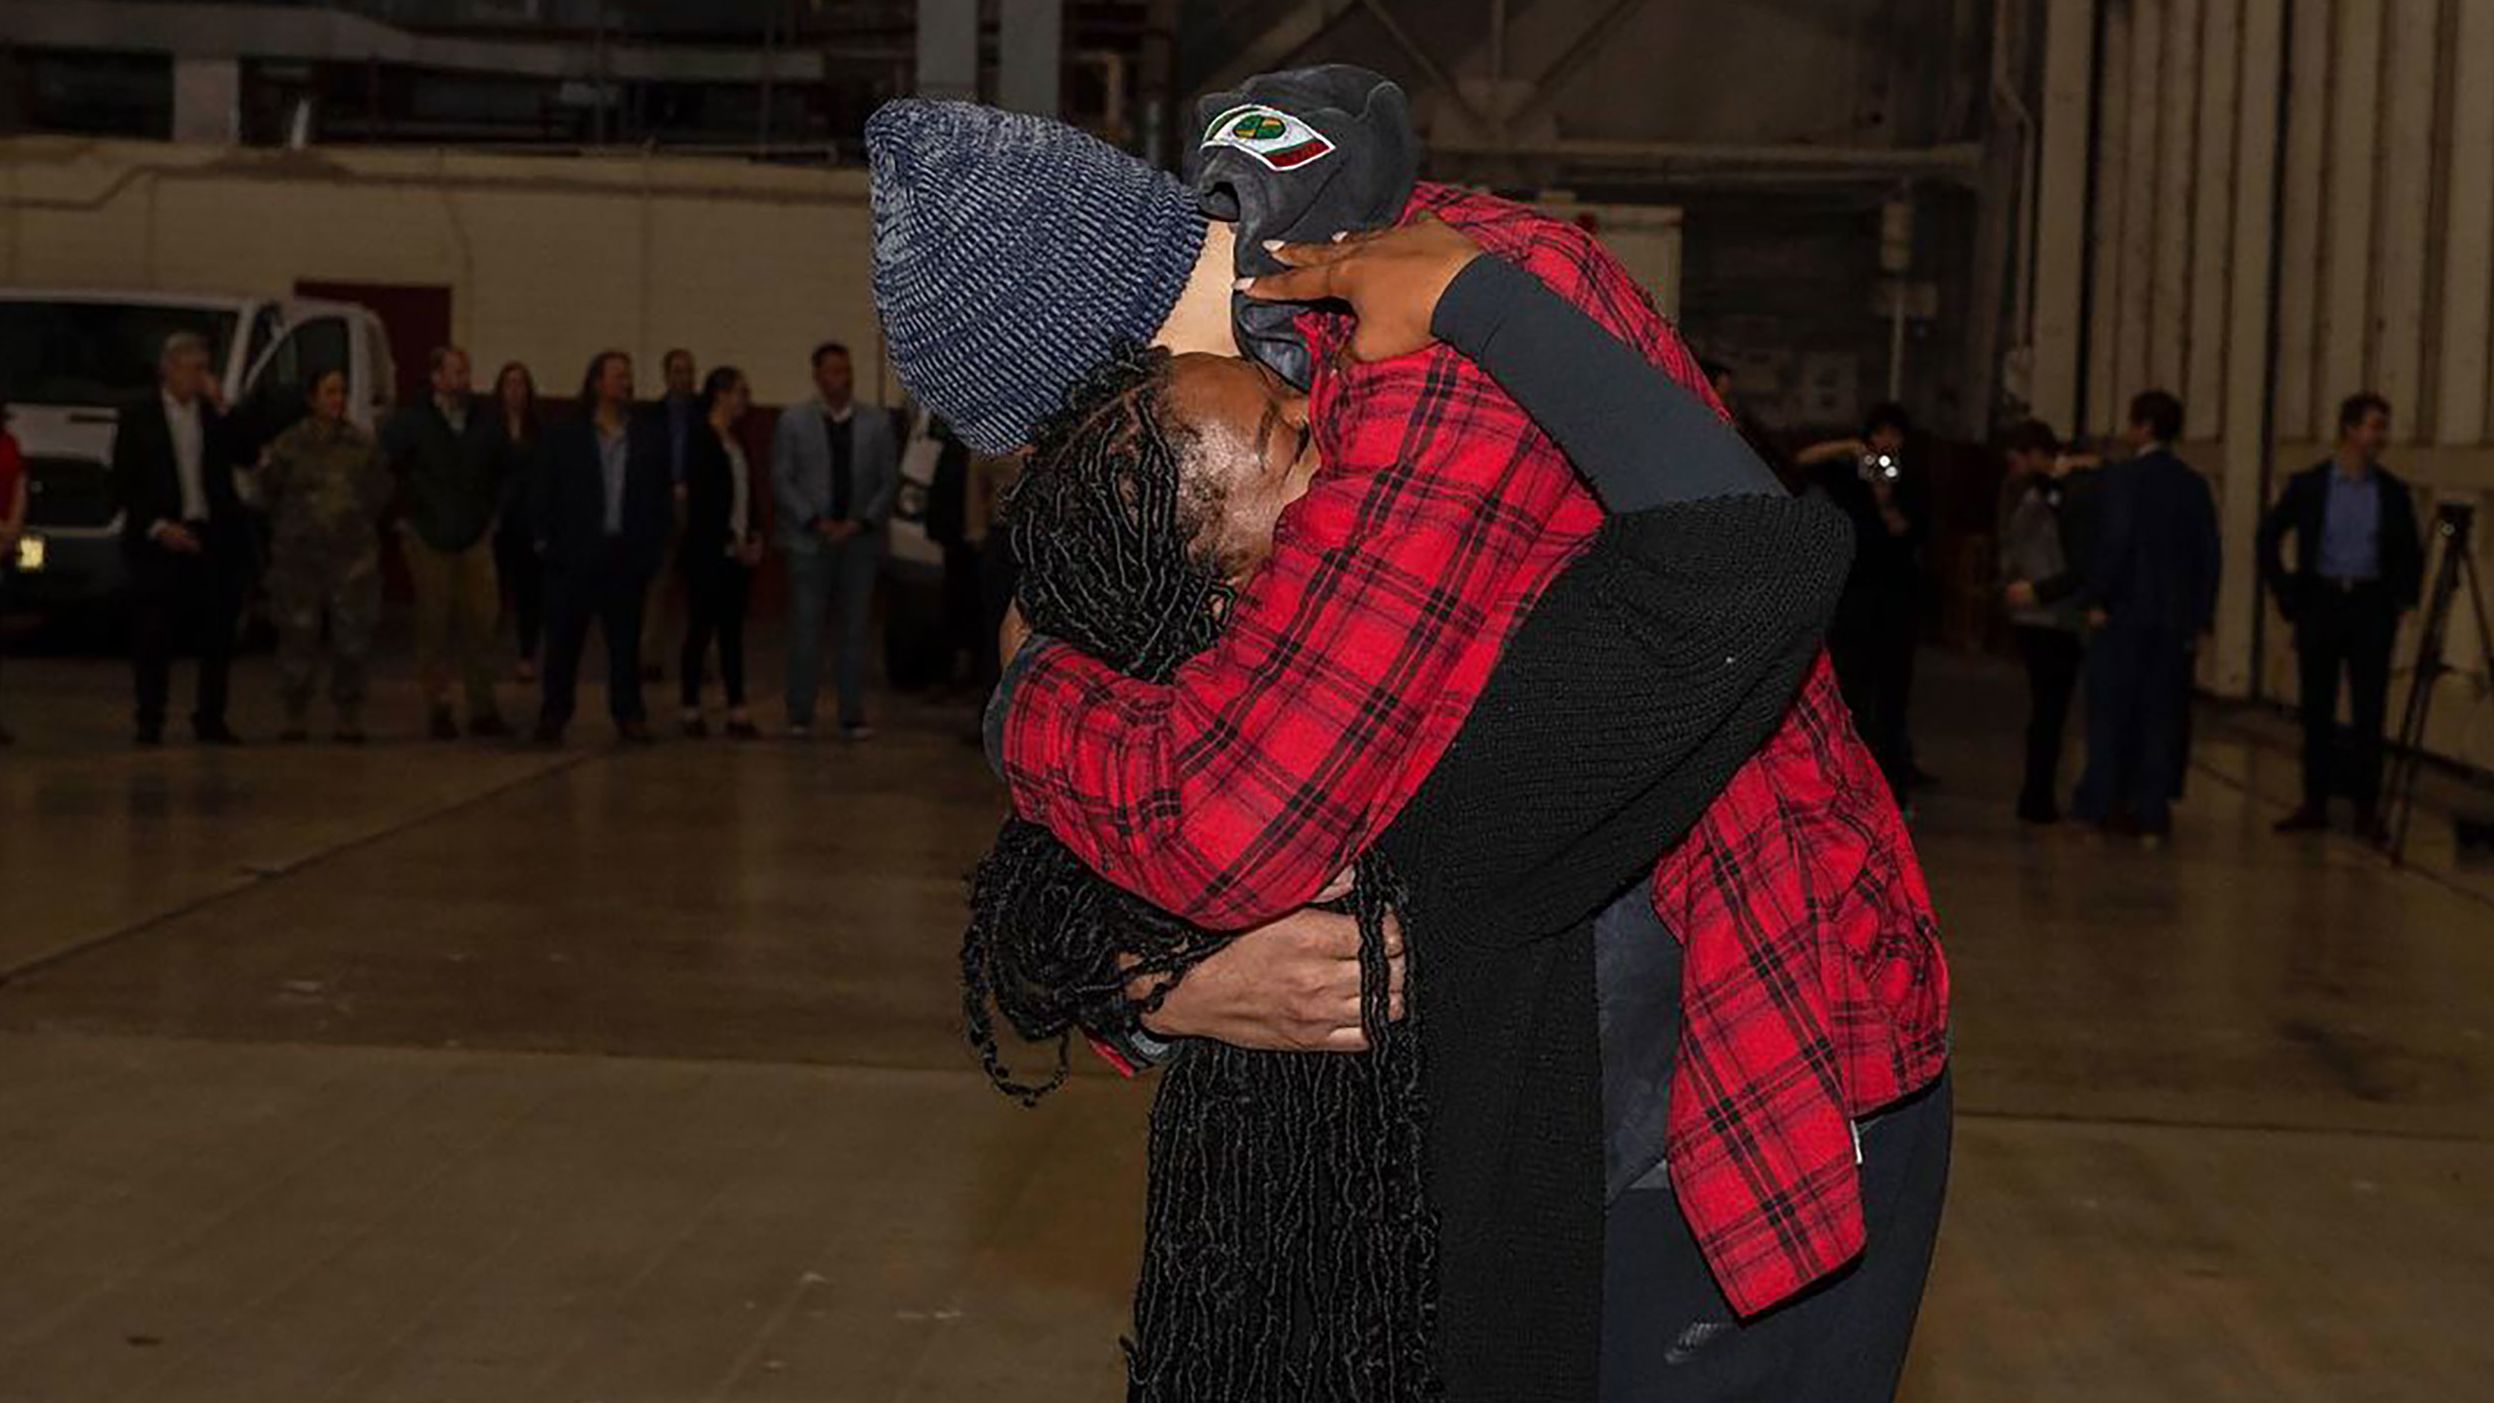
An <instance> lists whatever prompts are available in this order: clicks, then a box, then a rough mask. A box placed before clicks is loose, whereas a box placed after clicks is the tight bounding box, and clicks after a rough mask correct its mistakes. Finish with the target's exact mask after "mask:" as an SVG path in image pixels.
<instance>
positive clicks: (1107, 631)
mask: <svg viewBox="0 0 2494 1403" xmlns="http://www.w3.org/2000/svg"><path fill="white" fill-rule="evenodd" d="M1168 375H1169V358H1168V356H1167V355H1166V354H1165V353H1163V352H1158V351H1149V350H1140V349H1137V350H1130V351H1126V352H1122V353H1120V354H1118V355H1116V356H1114V357H1112V358H1111V359H1110V360H1109V361H1108V362H1107V363H1106V364H1104V365H1103V366H1101V367H1100V369H1099V370H1098V371H1096V372H1095V373H1094V374H1093V376H1092V377H1091V379H1090V380H1088V381H1087V382H1086V383H1085V384H1084V385H1082V386H1081V387H1079V388H1078V389H1076V390H1075V391H1074V392H1073V393H1072V394H1071V395H1070V396H1069V397H1068V400H1067V404H1066V406H1065V408H1064V409H1063V410H1062V411H1061V412H1060V413H1059V414H1058V415H1057V416H1056V417H1055V418H1054V419H1052V420H1051V421H1050V422H1049V423H1048V424H1047V425H1045V426H1043V427H1042V428H1041V430H1040V431H1039V433H1038V434H1037V435H1036V439H1035V441H1036V448H1035V451H1034V453H1033V456H1032V461H1031V466H1030V468H1029V469H1028V470H1027V471H1026V472H1025V473H1024V474H1023V476H1022V479H1021V481H1020V482H1019V483H1018V484H1017V485H1016V486H1015V488H1014V489H1013V493H1012V496H1011V497H1010V498H1009V499H1008V501H1007V504H1006V510H1005V527H1006V532H1007V534H1008V537H1009V540H1010V543H1011V545H1012V548H1013V550H1014V551H1015V553H1016V555H1017V557H1018V558H1019V559H1020V561H1021V562H1022V567H1023V568H1022V576H1021V584H1020V586H1019V598H1020V601H1021V605H1022V609H1023V612H1024V614H1025V615H1026V616H1027V617H1028V618H1029V620H1030V623H1031V626H1032V627H1033V628H1035V629H1037V630H1038V631H1040V632H1042V633H1045V634H1047V635H1049V636H1051V637H1054V638H1058V639H1062V640H1064V641H1066V642H1069V643H1072V644H1075V645H1077V646H1079V647H1081V648H1083V649H1084V650H1086V651H1088V652H1090V653H1092V654H1093V655H1094V656H1096V657H1098V658H1100V659H1101V660H1102V661H1104V662H1106V663H1108V664H1109V665H1110V666H1113V667H1115V668H1117V669H1119V670H1120V671H1123V672H1126V673H1128V674H1130V675H1132V676H1136V677H1143V678H1148V679H1151V680H1155V681H1161V680H1166V679H1167V678H1168V677H1169V676H1170V675H1171V674H1172V673H1173V672H1175V671H1176V670H1177V668H1178V666H1179V664H1181V663H1183V662H1185V661H1186V660H1187V659H1188V658H1191V657H1193V656H1194V655H1195V654H1197V653H1199V652H1202V651H1203V650H1204V649H1205V648H1207V647H1210V646H1211V644H1212V643H1213V641H1214V640H1215V639H1216V638H1217V637H1218V636H1219V633H1220V630H1221V623H1222V619H1223V616H1224V614H1225V613H1226V611H1227V609H1228V606H1229V602H1230V593H1229V590H1228V588H1227V586H1226V585H1225V584H1223V583H1222V581H1221V580H1220V579H1219V578H1218V576H1217V575H1216V574H1215V573H1214V571H1213V570H1212V569H1211V568H1210V567H1209V566H1208V565H1207V564H1206V563H1204V562H1203V561H1201V560H1200V559H1198V558H1196V555H1195V552H1194V549H1193V547H1194V543H1195V541H1196V538H1197V535H1198V533H1199V532H1201V531H1202V529H1203V528H1204V527H1205V525H1206V524H1207V520H1206V516H1207V508H1208V505H1210V504H1207V503H1206V502H1204V501H1203V500H1201V499H1200V498H1195V497H1191V496H1190V495H1189V492H1188V489H1187V486H1186V483H1185V479H1184V477H1183V475H1182V473H1181V471H1180V469H1181V467H1182V465H1183V462H1184V459H1185V457H1186V455H1187V453H1188V452H1190V451H1192V449H1193V447H1194V445H1193V442H1192V440H1191V438H1190V436H1189V435H1187V433H1186V432H1185V431H1184V429H1183V428H1173V427H1172V426H1170V425H1167V424H1165V423H1164V422H1163V414H1162V410H1163V392H1164V390H1165V388H1166V386H1167V382H1168ZM1394 897H1395V889H1394V883H1393V879H1392V875H1391V874H1390V873H1389V872H1388V871H1387V870H1386V868H1385V866H1384V864H1383V863H1382V861H1380V860H1376V859H1374V858H1363V859H1362V860H1361V863H1360V866H1359V880H1358V883H1357V885H1356V886H1355V888H1354V890H1353V892H1352V895H1351V896H1350V898H1349V899H1348V900H1347V902H1346V909H1347V910H1348V911H1349V912H1350V913H1351V914H1352V915H1353V916H1354V917H1355V918H1356V919H1357V920H1358V923H1359V929H1360V965H1361V975H1362V978H1361V1022H1362V1023H1363V1025H1364V1026H1365V1028H1366V1031H1367V1034H1368V1038H1369V1042H1370V1046H1371V1049H1372V1050H1371V1051H1370V1052H1368V1053H1365V1054H1362V1055H1358V1056H1344V1055H1340V1054H1319V1053H1262V1052H1250V1051H1246V1050H1243V1049H1240V1048H1234V1047H1230V1046H1228V1045H1226V1044H1221V1043H1213V1042H1203V1043H1192V1044H1188V1045H1186V1046H1184V1047H1182V1048H1181V1049H1180V1050H1179V1051H1178V1052H1177V1053H1176V1054H1175V1055H1174V1056H1173V1058H1172V1059H1171V1060H1170V1062H1169V1064H1168V1067H1167V1069H1166V1071H1165V1073H1164V1075H1163V1079H1162V1081H1161V1086H1160V1092H1159V1096H1158V1099H1157V1100H1156V1101H1155V1102H1154V1104H1153V1108H1152V1118H1151V1171H1150V1202H1149V1205H1148V1208H1147V1213H1146V1219H1145V1238H1144V1260H1143V1267H1142V1273H1141V1279H1140V1281H1139V1282H1138V1283H1137V1286H1136V1291H1135V1332H1134V1336H1133V1338H1131V1339H1130V1340H1128V1341H1127V1344H1126V1354H1127V1370H1128V1378H1129V1383H1130V1396H1131V1398H1133V1399H1135V1400H1149V1403H1239V1400H1243V1399H1258V1400H1265V1399H1273V1400H1291V1403H1299V1401H1300V1400H1306V1401H1307V1403H1402V1401H1403V1400H1416V1399H1422V1398H1428V1397H1433V1396H1435V1393H1436V1381H1435V1375H1434V1369H1433V1367H1432V1349H1431V1342H1432V1337H1433V1331H1432V1328H1431V1326H1432V1317H1433V1314H1434V1309H1435V1280H1434V1267H1435V1261H1436V1225H1435V1222H1434V1220H1433V1218H1432V1217H1431V1215H1430V1213H1429V1210H1428V1207H1427V1201H1426V1197H1425V1194H1424V1192H1423V1188H1422V1183H1421V1154H1422V1143H1421V1115H1420V1106H1421V1102H1420V1061H1419V1049H1418V1047H1417V1046H1416V1038H1415V1036H1414V1034H1415V1032H1416V1027H1415V1025H1414V1023H1413V1022H1412V1021H1410V1020H1408V1019H1407V1021H1406V1022H1405V1023H1404V1024H1403V1025H1402V1026H1400V1027H1394V1026H1390V1025H1389V1024H1388V1023H1387V1021H1386V983H1387V980H1386V956H1385V918H1386V913H1387V911H1388V909H1389V908H1390V907H1391V906H1392V905H1393V904H1394ZM970 905H971V921H970V928H969V931H968V933H967V935H966V936H965V937H964V939H963V943H962V954H961V964H962V986H963V1007H964V1012H965V1014H966V1015H967V1019H968V1023H969V1031H970V1040H971V1042H972V1044H973V1046H975V1047H976V1048H977V1050H978V1053H979V1057H980V1059H981V1061H982V1062H983V1063H984V1064H985V1066H986V1068H987V1072H988V1075H989V1077H990V1078H991V1079H993V1080H994V1081H995V1083H996V1085H997V1086H998V1087H999V1088H1000V1089H1002V1090H1004V1091H1005V1092H1006V1093H1007V1094H1008V1095H1012V1096H1014V1097H1016V1098H1018V1099H1020V1100H1022V1101H1023V1102H1025V1103H1026V1104H1030V1103H1035V1102H1037V1100H1038V1099H1039V1098H1040V1097H1042V1096H1044V1095H1045V1094H1047V1092H1049V1091H1050V1090H1052V1089H1054V1088H1055V1087H1056V1086H1058V1085H1059V1084H1061V1083H1062V1082H1063V1081H1064V1079H1065V1075H1066V1059H1067V1046H1068V1040H1069V1038H1070V1036H1071V1034H1072V1033H1073V1032H1074V1031H1075V1030H1077V1029H1089V1030H1091V1031H1094V1032H1115V1033H1122V1032H1129V1031H1132V1030H1133V1029H1134V1027H1135V1026H1136V1025H1137V1023H1138V1022H1139V1021H1140V1019H1142V1018H1143V1017H1144V1016H1145V1015H1147V1014H1148V1013H1150V1012H1151V1011H1152V1010H1153V1009H1155V1008H1157V1007H1158V1006H1159V1004H1160V1002H1161V1000H1162V999H1163V998H1164V997H1166V995H1167V993H1168V991H1169V990H1170V988H1172V987H1173V986H1174V985H1175V984H1176V983H1177V982H1178V980H1180V979H1181V978H1183V977H1184V976H1185V973H1186V971H1187V970H1189V969H1191V968H1192V967H1193V966H1194V965H1195V964H1196V963H1198V962H1200V961H1201V960H1202V959H1203V958H1204V957H1205V956H1207V955H1209V954H1211V953H1212V952H1213V951H1215V950H1217V949H1219V948H1220V947H1221V946H1222V945H1223V944H1224V943H1225V942H1226V941H1227V939H1228V938H1229V937H1227V936H1225V935H1221V934H1217V933H1214V932H1210V931H1204V930H1199V929H1197V928H1195V927H1193V926H1191V925H1188V924H1187V923H1185V922H1183V921H1181V920H1178V919H1177V918H1176V917H1173V916H1171V915H1169V914H1168V913H1166V912H1163V911H1161V910H1159V909H1158V908H1156V907H1154V906H1152V905H1150V904H1149V903H1147V902H1144V901H1141V900H1139V899H1137V898H1135V897H1133V896H1131V895H1129V894H1128V893H1126V892H1124V891H1122V890H1120V889H1118V888H1117V887H1115V886H1113V885H1111V884H1110V883H1108V882H1106V881H1104V880H1102V879H1101V878H1099V877H1098V876H1097V875H1095V874H1093V873H1092V872H1091V871H1090V870H1089V869H1088V868H1086V867H1084V866H1083V865H1082V863H1081V861H1080V860H1079V859H1077V858H1075V857H1074V855H1073V854H1072V853H1071V852H1069V851H1067V850H1066V848H1065V847H1064V845H1062V844H1061V843H1059V842H1058V841H1057V840H1056V839H1055V838H1054V837H1053V836H1051V835H1050V834H1049V833H1048V832H1047V830H1045V829H1043V828H1040V827H1038V826H1036V825H1033V824H1029V823H1024V822H1022V821H1020V820H1018V819H1016V820H1009V821H1008V822H1007V823H1006V824H1005V826H1004V829H1003V831H1002V832H1000V833H999V834H998V835H997V838H996V845H995V847H994V848H993V849H992V850H991V851H990V852H989V853H988V855H987V857H986V858H985V859H984V860H983V861H981V862H980V864H979V866H978V870H977V872H976V874H975V875H974V876H973V878H972V881H971V901H970ZM1136 984H1139V985H1142V986H1143V987H1145V988H1146V989H1147V990H1148V992H1147V993H1146V994H1145V995H1144V996H1143V997H1141V998H1136V997H1133V996H1131V995H1130V992H1129V989H1130V985H1136ZM991 1008H992V1009H993V1010H994V1011H996V1012H1001V1013H1002V1014H1003V1015H1004V1016H1005V1018H1006V1019H1007V1021H1009V1022H1010V1023H1011V1024H1012V1026H1013V1028H1014V1030H1015V1031H1016V1032H1017V1033H1019V1034H1020V1035H1021V1036H1022V1037H1023V1038H1024V1039H1026V1040H1029V1041H1032V1042H1045V1041H1048V1040H1051V1039H1053V1040H1054V1041H1055V1042H1056V1044H1057V1046H1056V1062H1055V1067H1054V1069H1053V1071H1052V1072H1051V1073H1050V1074H1049V1075H1048V1076H1047V1077H1046V1078H1045V1079H1043V1080H1041V1081H1039V1082H1036V1083H1026V1082H1023V1081H1019V1080H1017V1079H1016V1078H1015V1077H1014V1076H1013V1075H1012V1074H1011V1073H1010V1072H1009V1071H1008V1070H1007V1068H1006V1067H1005V1065H1004V1060H1003V1056H1002V1053H1001V1052H1000V1050H999V1048H998V1046H997V1039H996V1035H995V1030H994V1018H993V1015H992V1014H991Z"/></svg>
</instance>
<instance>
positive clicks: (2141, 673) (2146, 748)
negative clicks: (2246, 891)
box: [2073, 624, 2192, 833]
mask: <svg viewBox="0 0 2494 1403" xmlns="http://www.w3.org/2000/svg"><path fill="white" fill-rule="evenodd" d="M2191 649H2192V640H2191V639H2190V638H2189V637H2187V636H2183V635H2179V634H2175V633H2172V632H2169V631H2167V630H2165V629H2161V628H2155V627H2146V628H2123V627H2121V626H2120V625H2119V624H2116V625H2115V626H2113V627H2112V628H2108V629H2106V630H2105V631H2104V632H2103V633H2101V634H2099V635H2097V637H2096V641H2095V644H2094V646H2093V647H2091V648H2090V649H2089V650H2088V659H2087V768H2086V772H2085V773H2084V774H2083V775H2081V776H2080V778H2079V782H2078V798H2077V802H2076V804H2075V805H2073V809H2074V811H2075V812H2076V814H2077V816H2078V817H2079V818H2081V819H2083V820H2085V821H2087V822H2089V823H2103V822H2105V821H2107V820H2109V819H2112V818H2116V817H2128V818H2129V819H2131V820H2132V821H2133V822H2135V823H2137V824H2138V826H2139V829H2140V831H2142V832H2145V833H2163V832H2166V831H2167V830H2168V829H2170V828H2172V826H2173V803H2174V793H2173V792H2174V776H2175V775H2176V773H2177V772H2178V769H2179V765H2180V761H2179V759H2178V756H2179V755H2180V753H2181V748H2182V740H2183V726H2184V722H2185V719H2186V717H2187V716H2188V714H2189V712H2190V706H2191V692H2190V687H2191V656H2192V654H2191Z"/></svg>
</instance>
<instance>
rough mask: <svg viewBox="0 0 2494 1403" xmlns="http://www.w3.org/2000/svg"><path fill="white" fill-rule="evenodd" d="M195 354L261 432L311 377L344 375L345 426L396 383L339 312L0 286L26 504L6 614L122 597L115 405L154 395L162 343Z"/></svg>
mask: <svg viewBox="0 0 2494 1403" xmlns="http://www.w3.org/2000/svg"><path fill="white" fill-rule="evenodd" d="M183 331H187V332H191V333H194V334H195V335H197V336H199V337H200V338H201V339H202V340H204V341H206V342H207V343H208V356H209V364H210V366H211V367H212V369H213V371H214V373H215V375H216V380H217V384H218V386H219V387H220V388H221V389H222V390H223V391H224V393H225V399H226V403H228V404H230V405H234V406H237V407H238V408H242V409H245V410H248V411H250V412H251V413H252V414H253V415H254V416H255V417H256V418H257V419H258V421H259V422H263V423H266V424H268V425H270V426H271V427H272V428H273V427H274V426H276V425H279V424H282V423H284V422H290V421H291V419H292V417H293V416H294V415H295V414H296V413H297V412H299V408H300V406H301V404H302V400H303V391H304V387H305V386H306V385H307V384H308V383H309V381H310V379H311V377H312V376H313V375H314V374H315V373H317V372H326V371H328V370H330V369H331V368H333V367H342V368H344V369H345V371H346V373H347V403H348V413H349V414H351V415H352V416H353V417H354V419H355V421H356V422H357V423H358V424H361V425H363V426H364V427H365V428H367V429H373V428H377V427H378V425H379V423H380V420H381V417H382V415H383V414H384V413H386V412H387V410H388V407H389V404H390V400H391V396H392V391H393V386H394V384H395V382H396V376H397V370H396V367H395V366H394V365H393V364H392V362H391V359H390V343H389V337H388V335H387V334H386V332H385V331H384V329H383V327H382V325H381V319H380V318H379V317H378V316H375V315H374V314H373V313H372V312H371V311H370V310H369V309H367V308H364V307H359V306H356V305H354V304H352V303H346V302H314V301H306V300H301V299H295V298H270V297H217V296H196V295H192V294H187V293H167V292H112V291H98V290H90V289H83V288H82V289H74V290H65V289H57V288H26V287H0V396H5V397H6V400H7V403H8V406H9V414H10V420H9V432H11V433H13V434H15V435H16V436H17V441H18V445H19V446H20V447H21V448H22V449H23V450H24V451H25V455H26V467H27V474H28V479H27V483H28V489H29V498H30V500H29V501H28V503H27V531H26V535H25V537H24V538H23V539H22V540H21V541H20V542H19V545H18V558H17V569H18V573H17V579H16V581H15V583H14V584H13V585H12V586H11V588H10V591H9V602H10V603H11V604H13V605H29V606H32V607H34V608H37V609H42V610H46V611H64V610H77V609H83V608H88V607H91V606H95V605H101V604H109V603H111V602H113V601H115V600H117V599H119V598H120V597H121V595H122V593H123V592H124V590H125V588H126V586H127V584H128V574H127V571H126V570H125V568H124V566H123V563H122V559H121V518H120V515H119V514H118V512H117V511H116V510H115V509H114V506H113V500H114V493H113V488H112V481H111V468H110V466H109V465H110V464H111V462H112V447H113V429H114V426H115V425H116V424H117V423H118V422H119V421H120V411H121V408H122V406H124V405H127V404H132V403H135V402H137V401H139V400H140V399H141V397H143V396H144V395H145V394H146V393H147V392H148V390H149V388H150V387H152V386H153V385H154V384H155V383H156V359H157V353H158V352H159V351H160V350H161V349H162V348H163V346H164V342H165V338H166V337H168V336H171V335H173V334H174V333H176V332H183Z"/></svg>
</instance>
